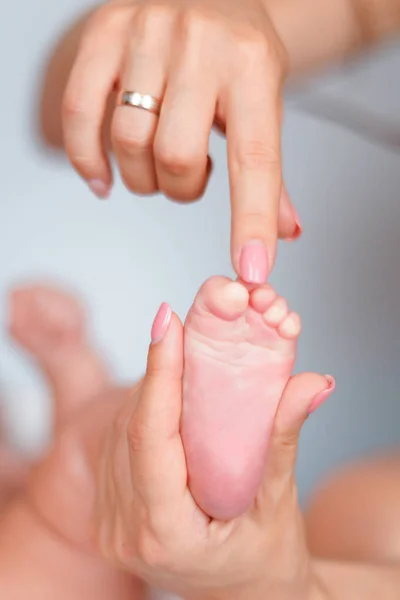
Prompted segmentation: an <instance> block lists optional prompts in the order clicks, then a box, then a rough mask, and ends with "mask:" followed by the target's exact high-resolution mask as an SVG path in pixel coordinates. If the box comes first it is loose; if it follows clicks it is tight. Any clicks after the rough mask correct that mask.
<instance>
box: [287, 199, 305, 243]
mask: <svg viewBox="0 0 400 600" xmlns="http://www.w3.org/2000/svg"><path fill="white" fill-rule="evenodd" d="M292 211H293V216H294V220H295V223H296V227H295V229H294V231H293V233H292V235H291V236H290V238H288V239H287V241H288V242H294V241H295V240H297V239H298V238H299V237H300V236H301V234H302V233H303V227H302V226H301V221H300V219H299V215H298V214H297V212H296V210H295V208H294V207H293V206H292Z"/></svg>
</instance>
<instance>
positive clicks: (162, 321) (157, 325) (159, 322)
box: [151, 302, 172, 344]
mask: <svg viewBox="0 0 400 600" xmlns="http://www.w3.org/2000/svg"><path fill="white" fill-rule="evenodd" d="M171 317H172V310H171V307H170V306H169V304H167V303H166V302H163V303H162V304H161V306H160V308H159V309H158V313H157V314H156V318H155V319H154V323H153V327H152V328H151V343H152V344H157V343H158V342H161V340H162V339H163V337H164V336H165V334H166V333H167V330H168V327H169V324H170V322H171Z"/></svg>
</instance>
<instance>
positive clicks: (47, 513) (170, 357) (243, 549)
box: [24, 280, 332, 600]
mask: <svg viewBox="0 0 400 600" xmlns="http://www.w3.org/2000/svg"><path fill="white" fill-rule="evenodd" d="M230 285H233V283H232V282H230V283H229V282H228V281H226V280H222V281H221V280H211V281H210V282H207V284H206V286H205V287H204V288H203V289H202V290H201V291H200V293H199V297H198V299H197V300H196V302H195V307H194V309H192V310H199V309H200V308H203V309H204V307H205V308H206V309H207V310H209V309H210V308H212V310H214V311H215V310H216V305H217V304H218V300H219V299H220V298H221V292H223V293H225V292H226V291H227V286H228V287H229V286H230ZM235 285H237V284H235ZM35 293H36V292H35ZM40 293H41V294H43V293H46V295H47V297H48V302H50V300H51V302H54V299H55V300H57V298H55V297H54V296H53V299H51V298H50V296H49V295H48V292H46V291H45V290H44V291H43V292H42V291H41V292H40ZM229 295H230V291H229ZM57 301H58V300H57ZM266 301H267V299H266V298H265V297H261V298H258V299H257V300H256V299H255V300H254V303H255V304H257V303H259V306H260V307H261V305H263V303H265V302H266ZM48 302H47V304H48ZM269 302H271V299H270V300H269ZM196 303H197V304H196ZM200 304H202V306H199V305H200ZM240 310H244V308H243V307H242V308H241V309H240ZM52 314H54V315H56V313H55V311H52ZM260 315H261V313H260ZM204 316H205V315H202V318H204ZM232 316H233V315H230V318H232ZM192 317H193V318H195V315H192ZM46 318H47V317H46ZM213 318H218V319H222V315H221V314H220V315H218V317H216V316H215V315H214V314H213V313H210V314H209V316H208V320H209V321H210V320H211V319H213ZM260 319H261V316H260ZM63 320H64V318H63ZM288 321H289V322H288ZM202 323H203V321H200V322H199V323H198V325H202ZM225 325H226V324H225ZM53 326H54V324H53ZM202 326H204V325H202ZM216 326H217V325H216ZM219 327H220V333H221V335H225V336H226V339H227V344H229V343H231V341H230V339H229V335H230V334H229V331H228V332H227V329H226V327H225V328H224V325H223V324H220V325H219ZM257 327H258V328H260V331H261V334H262V335H264V333H263V327H265V325H263V323H262V322H261V321H258V322H257ZM276 327H279V328H280V329H281V330H282V332H283V330H287V329H290V327H291V324H290V319H289V314H286V318H284V317H282V318H281V320H280V323H279V324H278V323H277V324H276ZM57 331H58V333H59V327H58V326H57ZM204 334H205V343H206V344H208V341H207V339H206V338H207V331H206V330H204ZM228 334H229V335H228ZM45 335H46V344H45V346H43V344H42V343H41V344H40V348H42V349H43V347H45V349H46V352H47V349H48V347H49V343H50V342H51V343H52V344H54V343H56V340H57V339H59V336H58V338H55V339H54V340H53V341H51V340H49V339H47V338H48V335H49V334H48V331H47V330H45ZM190 335H193V334H192V333H191V332H190V330H188V332H187V336H186V337H188V336H190ZM75 339H76V340H78V342H79V344H82V341H79V340H82V339H83V338H82V337H81V336H79V337H76V336H75ZM262 339H264V338H262ZM39 341H40V340H39ZM234 341H235V343H237V344H238V346H239V350H240V353H241V354H242V353H243V352H244V350H243V347H242V346H240V344H239V342H238V340H234ZM78 342H75V343H78ZM24 343H25V344H26V340H25V342H24ZM185 343H186V338H185V340H184V333H183V328H182V325H181V323H180V321H179V319H178V318H177V316H176V315H174V314H173V313H172V311H171V309H170V308H169V307H168V306H167V305H162V307H161V309H160V311H159V313H158V315H157V318H156V320H155V322H154V326H153V330H152V344H151V347H150V351H149V357H148V367H147V373H146V376H145V377H144V379H143V380H142V381H141V382H139V384H138V385H137V386H135V388H134V389H131V390H128V389H117V388H114V389H112V388H110V387H109V384H108V385H106V386H105V390H104V393H103V394H102V395H101V394H100V395H99V396H98V397H97V398H96V399H94V400H93V401H90V400H88V402H87V404H86V406H83V407H82V408H81V409H80V410H77V411H76V414H75V417H72V416H71V418H70V419H69V420H68V423H66V424H65V427H64V428H63V429H60V430H59V431H58V433H57V437H56V440H55V444H54V447H53V449H52V450H51V451H50V453H49V455H48V457H47V459H46V460H45V461H44V462H43V463H42V464H41V466H39V468H38V469H37V471H36V473H35V474H34V476H33V478H32V480H31V483H30V491H29V498H30V500H29V501H30V503H31V504H32V506H33V507H34V509H35V512H36V513H39V514H40V516H41V519H42V521H43V522H44V523H47V525H48V526H49V527H50V529H51V531H56V532H57V533H58V534H59V535H61V537H62V539H66V540H68V542H70V543H71V542H72V544H73V545H75V547H76V548H77V549H78V550H79V549H80V550H81V551H82V550H83V551H84V553H85V554H87V553H88V552H89V553H90V552H93V553H95V554H96V555H97V554H98V553H99V551H100V554H101V555H102V556H103V557H106V558H107V559H108V560H110V561H111V562H112V563H114V564H117V565H118V566H119V567H122V568H123V569H124V570H127V571H129V572H131V573H132V574H135V575H136V576H138V577H140V578H141V579H143V580H145V581H146V582H148V583H150V584H153V585H155V586H157V587H161V588H164V589H167V590H170V591H172V592H175V593H180V594H182V595H183V596H184V597H186V598H202V599H205V598H215V597H218V598H232V597H235V598H246V600H247V599H248V598H253V599H256V598H258V597H260V598H265V595H266V593H269V591H270V590H273V591H274V594H275V595H274V596H273V598H274V600H275V599H280V598H288V597H296V599H298V600H301V599H302V598H305V599H308V598H311V597H312V598H313V599H314V598H315V597H316V598H319V597H320V596H318V595H317V596H312V595H311V594H317V593H318V594H319V587H318V586H319V584H318V581H317V579H316V576H315V574H314V571H313V564H312V561H311V558H310V556H309V554H308V551H307V548H306V543H305V539H304V532H303V526H302V518H301V514H300V510H299V508H298V505H297V500H296V488H295V482H294V473H293V470H294V463H295V457H296V445H297V439H298V435H299V432H300V429H301V425H302V423H303V421H304V419H305V417H306V416H307V414H308V413H309V411H310V410H311V409H312V408H314V407H315V406H316V405H317V404H319V403H320V402H321V401H322V400H323V399H324V398H325V397H326V396H327V395H328V393H329V391H331V390H332V385H331V381H330V380H327V379H326V378H325V377H323V376H319V375H314V374H303V375H299V376H296V377H294V378H292V379H290V380H289V383H288V384H287V386H286V388H285V391H284V393H283V397H282V400H281V403H280V406H279V410H278V412H277V415H276V418H275V420H274V425H273V428H272V433H271V436H270V438H269V447H268V454H267V461H266V466H265V470H264V475H263V480H262V483H261V486H260V489H259V492H258V494H257V498H256V502H255V503H254V506H252V507H251V508H250V510H249V511H248V512H247V513H246V514H245V515H243V516H241V517H239V518H237V519H235V520H232V521H224V522H223V521H218V520H212V519H210V518H209V517H208V516H207V515H206V514H205V513H204V512H203V511H202V510H201V509H200V508H199V507H198V506H197V505H196V503H195V501H194V499H193V497H192V495H191V493H190V491H189V489H188V486H187V468H186V459H185V452H184V447H183V443H182V440H181V437H180V417H181V405H182V376H183V371H184V360H183V353H184V344H185ZM193 343H194V341H193V340H192V344H193ZM35 344H38V333H36V334H35ZM82 347H83V348H85V347H86V346H85V344H83V346H82ZM40 348H39V349H40ZM67 349H68V351H69V352H71V351H72V350H71V346H70V343H69V344H68V346H66V348H65V349H64V350H63V353H64V354H65V352H66V350H67ZM203 350H204V347H203ZM55 351H56V349H54V352H55ZM191 351H192V349H190V348H189V349H188V350H187V353H188V352H191ZM74 352H76V348H75V350H74ZM198 352H199V349H198ZM35 353H38V348H36V350H35ZM46 357H47V358H46ZM216 358H217V360H218V357H216ZM194 359H195V357H194ZM40 360H41V362H42V363H43V368H45V369H46V370H47V372H48V374H49V376H50V377H51V378H58V377H60V373H59V371H58V370H57V369H54V365H53V366H52V365H51V364H50V363H49V364H48V365H47V367H46V364H47V362H48V360H49V358H48V354H42V356H41V358H40ZM86 360H87V361H89V362H90V364H92V362H93V357H92V356H87V357H86V359H84V358H83V355H82V364H81V367H83V366H84V364H83V363H84V362H85V361H86ZM249 361H250V358H249ZM63 364H66V365H68V364H69V362H68V361H65V359H64V361H63ZM199 367H200V368H203V369H204V372H205V373H206V371H205V366H204V365H203V366H202V365H201V364H200V363H199ZM74 368H75V367H74ZM257 368H258V367H257ZM206 378H207V377H206ZM64 379H65V378H64ZM55 383H56V382H53V386H54V387H55V388H56V387H57V386H56V385H55ZM212 443H213V444H214V445H215V444H216V442H215V441H213V442H212ZM293 594H295V596H293ZM138 597H141V596H135V598H138ZM321 597H323V596H321Z"/></svg>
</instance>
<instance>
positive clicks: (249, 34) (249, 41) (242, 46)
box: [236, 29, 272, 63]
mask: <svg viewBox="0 0 400 600" xmlns="http://www.w3.org/2000/svg"><path fill="white" fill-rule="evenodd" d="M271 46H272V45H271V44H270V42H269V40H268V38H267V37H266V36H265V35H264V34H263V33H262V32H261V31H258V30H256V29H250V30H247V31H245V32H244V33H242V35H241V36H239V39H238V40H236V47H237V51H238V54H239V57H240V58H241V59H242V61H244V62H245V63H254V62H255V61H257V62H259V61H260V60H262V61H267V60H269V58H270V56H271Z"/></svg>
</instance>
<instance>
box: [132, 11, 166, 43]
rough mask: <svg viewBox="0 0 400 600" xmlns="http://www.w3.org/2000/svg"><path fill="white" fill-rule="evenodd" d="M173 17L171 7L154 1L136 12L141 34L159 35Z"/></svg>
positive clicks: (145, 35)
mask: <svg viewBox="0 0 400 600" xmlns="http://www.w3.org/2000/svg"><path fill="white" fill-rule="evenodd" d="M170 18H171V8H170V7H169V6H166V5H163V4H157V3H152V4H151V5H149V6H145V7H143V8H142V9H141V10H139V11H138V12H137V13H136V16H135V26H136V28H137V31H138V32H139V34H140V35H142V36H144V37H147V36H150V35H151V36H157V37H158V35H159V32H160V31H162V28H164V27H165V24H166V22H167V21H168V20H169V19H170Z"/></svg>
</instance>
